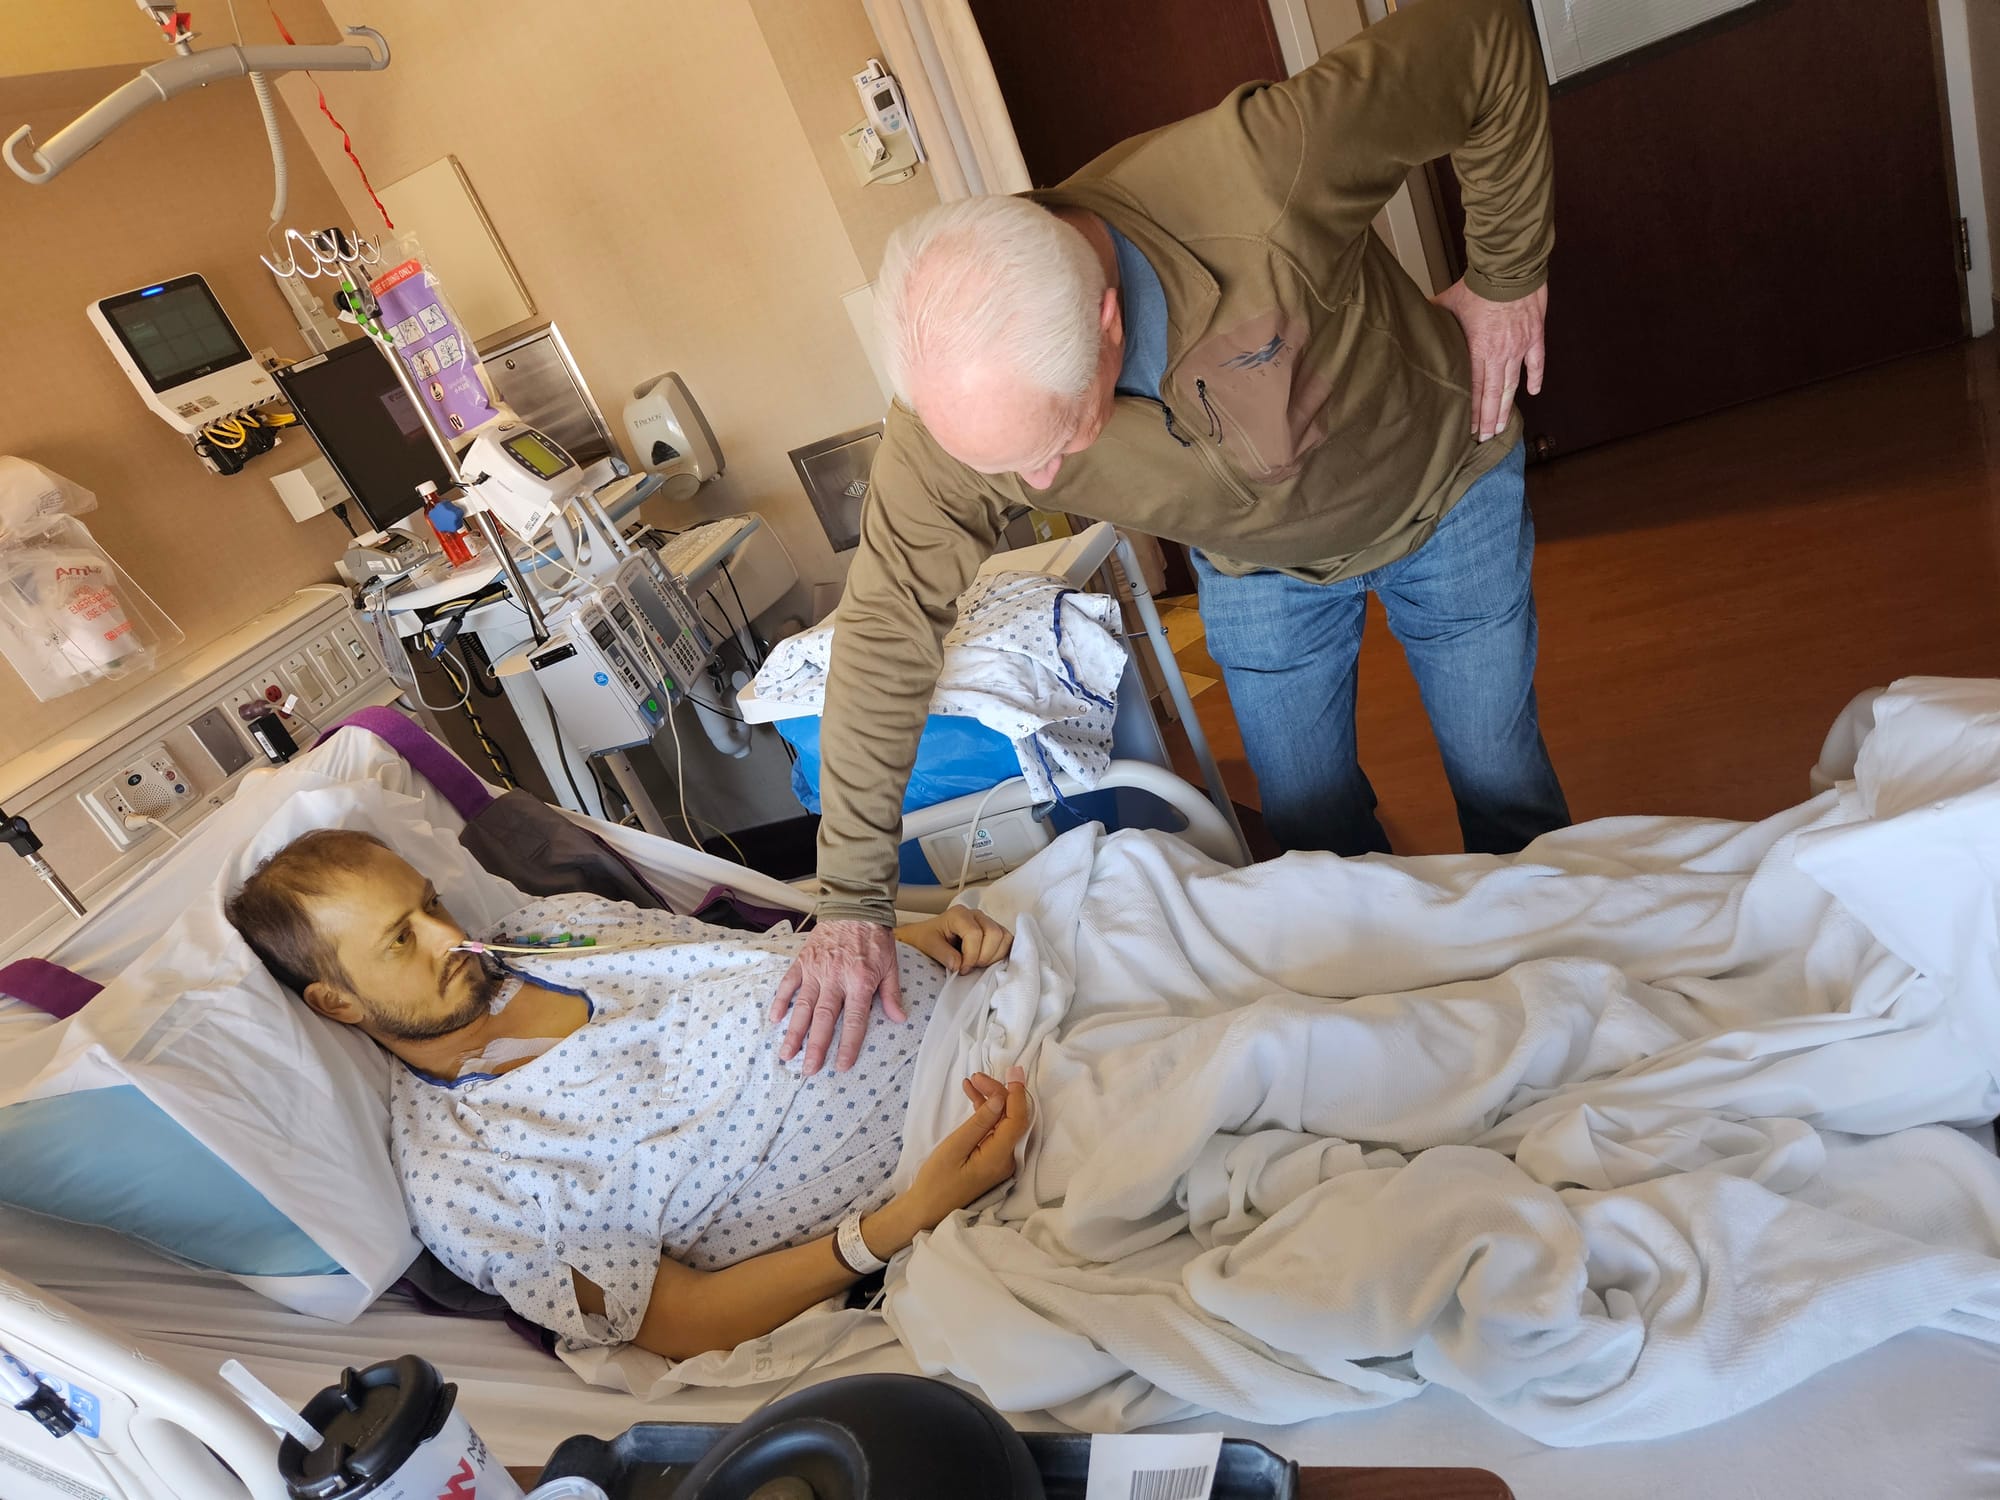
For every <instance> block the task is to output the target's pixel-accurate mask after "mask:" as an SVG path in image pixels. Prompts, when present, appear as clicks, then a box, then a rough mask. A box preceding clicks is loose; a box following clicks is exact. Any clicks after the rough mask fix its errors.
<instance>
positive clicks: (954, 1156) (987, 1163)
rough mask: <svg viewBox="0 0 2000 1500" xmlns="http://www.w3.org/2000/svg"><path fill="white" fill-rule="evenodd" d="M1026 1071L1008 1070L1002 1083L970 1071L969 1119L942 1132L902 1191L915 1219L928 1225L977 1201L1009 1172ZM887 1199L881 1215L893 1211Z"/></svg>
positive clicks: (1027, 1107)
mask: <svg viewBox="0 0 2000 1500" xmlns="http://www.w3.org/2000/svg"><path fill="white" fill-rule="evenodd" d="M1027 1079H1028V1075H1027V1074H1026V1073H1024V1072H1023V1071H1022V1070H1021V1069H1019V1068H1009V1069H1008V1070H1007V1082H1006V1083H1005V1084H1002V1083H1001V1082H1000V1081H999V1080H998V1079H996V1078H989V1077H987V1076H986V1075H985V1074H984V1073H974V1074H973V1075H972V1076H971V1077H970V1078H968V1079H966V1080H965V1082H964V1084H963V1085H961V1086H962V1087H963V1088H964V1090H965V1097H966V1098H967V1099H970V1100H971V1101H972V1118H971V1119H969V1120H967V1121H966V1122H965V1123H964V1124H963V1125H961V1126H959V1127H958V1129H956V1130H954V1131H953V1132H952V1133H951V1134H950V1135H948V1136H946V1137H945V1138H944V1139H943V1140H942V1141H940V1142H939V1143H938V1145H937V1148H936V1149H935V1150H934V1151H932V1152H931V1154H930V1155H929V1156H927V1157H925V1158H924V1164H923V1166H922V1167H920V1168H919V1169H918V1170H917V1180H916V1181H915V1182H913V1183H911V1184H910V1187H909V1191H908V1192H907V1193H905V1194H904V1195H902V1196H903V1198H904V1199H906V1200H907V1202H908V1208H909V1210H910V1211H911V1213H912V1214H913V1215H914V1216H915V1218H916V1220H917V1222H918V1223H919V1224H920V1225H921V1226H922V1227H923V1228H925V1229H931V1228H934V1227H936V1226H937V1225H938V1224H939V1223H941V1222H942V1221H943V1220H944V1218H945V1217H946V1216H947V1215H949V1214H951V1213H953V1212H955V1211H956V1210H958V1209H961V1208H964V1207H965V1206H966V1205H967V1204H971V1203H976V1202H978V1201H979V1200H980V1199H981V1198H983V1197H985V1196H986V1195H987V1194H988V1193H989V1192H991V1191H992V1190H993V1189H994V1188H996V1187H998V1186H1000V1184H1001V1183H1003V1182H1005V1181H1006V1180H1007V1179H1008V1178H1010V1177H1012V1176H1013V1175H1014V1148H1015V1147H1016V1146H1018V1145H1020V1144H1021V1141H1022V1140H1023V1139H1024V1138H1025V1137H1026V1136H1027V1134H1028V1125H1029V1122H1030V1121H1031V1120H1032V1119H1033V1118H1034V1103H1033V1101H1032V1100H1030V1099H1029V1098H1028V1081H1027ZM899 1206H901V1205H900V1204H891V1205H890V1206H889V1207H888V1208H887V1209H885V1210H884V1211H883V1213H884V1216H885V1217H887V1216H889V1215H893V1214H895V1213H896V1211H897V1209H898V1207H899Z"/></svg>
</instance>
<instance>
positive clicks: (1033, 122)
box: [971, 0, 1285, 594]
mask: <svg viewBox="0 0 2000 1500" xmlns="http://www.w3.org/2000/svg"><path fill="white" fill-rule="evenodd" d="M971 5H972V14H973V17H974V19H975V20H977V21H978V23H979V34H980V37H981V39H982V40H984V42H985V43H986V52H987V55H988V56H989V57H991V58H992V60H993V75H994V77H995V79H996V80H998V82H999V84H1000V93H1001V97H1002V98H1004V99H1005V100H1006V101H1007V113H1008V115H1009V116H1010V117H1011V118H1012V120H1013V124H1014V135H1015V137H1016V138H1017V139H1018V140H1019V141H1020V143H1021V156H1022V159H1023V160H1025V161H1026V162H1027V165H1028V175H1029V177H1030V178H1031V179H1032V180H1033V182H1034V184H1035V186H1037V187H1053V186H1054V185H1055V184H1056V183H1058V182H1060V181H1062V180H1063V178H1065V177H1067V176H1069V175H1070V173H1072V172H1074V171H1075V170H1076V169H1077V168H1078V167H1081V166H1083V165H1084V164H1085V163H1086V162H1088V161H1089V160H1090V159H1091V158H1092V157H1094V156H1096V155H1098V154H1099V153H1100V152H1102V151H1106V150H1109V149H1110V148H1111V147H1113V146H1115V145H1117V144H1118V143H1119V142H1120V141H1122V140H1125V139H1126V138H1127V137H1129V136H1134V135H1139V134H1141V133H1143V132H1145V131H1148V130H1157V129H1158V128H1159V127H1160V126H1162V125H1171V124H1172V123H1173V122H1174V121H1176V120H1181V119H1185V118H1186V117H1187V116H1189V115H1192V114H1197V113H1199V112H1200V111H1202V110H1204V109H1209V108H1211V107H1212V106H1214V105H1216V104H1218V103H1220V102H1221V100H1222V96H1223V95H1225V94H1227V93H1228V92H1229V91H1230V90H1231V89H1233V88H1235V87H1236V86H1237V85H1238V84H1240V83H1249V82H1253V81H1255V80H1258V79H1265V78H1283V77H1284V76H1285V63H1284V56H1283V54H1282V53H1281V52H1280V50H1279V47H1278V34H1277V30H1276V28H1275V27H1274V26H1273V25H1272V24H1271V11H1270V7H1269V3H1268V0H971ZM1161 550H1162V552H1163V554H1164V557H1165V561H1166V573H1167V579H1166V590H1165V592H1167V593H1169V594H1191V593H1193V592H1194V588H1195V583H1194V572H1193V569H1192V568H1191V567H1190V566H1189V564H1188V560H1187V553H1186V550H1185V549H1184V548H1182V547H1181V546H1179V545H1178V544H1176V543H1172V542H1162V543H1161Z"/></svg>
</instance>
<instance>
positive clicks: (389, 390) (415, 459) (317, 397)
mask: <svg viewBox="0 0 2000 1500" xmlns="http://www.w3.org/2000/svg"><path fill="white" fill-rule="evenodd" d="M389 359H390V355H389V354H388V352H387V351H386V350H384V349H382V348H381V347H380V346H379V345H377V344H376V342H375V341H374V340H373V339H370V338H361V339H356V340H355V341H354V342H353V343H349V344H342V345H341V346H340V347H339V348H337V349H329V350H327V352H326V353H324V354H315V355H314V356H313V357H312V358H310V359H302V360H300V361H299V362H298V363H297V364H295V365H287V366H285V367H284V368H283V369H280V370H278V371H276V372H275V378H276V380H277V383H278V391H279V393H280V394H281V395H283V396H284V398H285V399H286V400H287V401H289V402H291V404H292V410H293V411H295V412H297V413H298V415H299V422H300V425H302V426H303V427H304V428H305V429H306V431H307V432H309V433H311V434H312V436H313V440H314V441H315V442H317V443H318V444H319V451H320V452H321V453H322V454H324V455H325V456H326V461H327V463H328V464H330V465H332V467H333V470H334V473H335V474H336V475H337V476H338V477H339V479H340V481H341V483H343V484H344V485H345V486H346V487H347V490H348V492H349V493H350V494H352V495H353V497H354V503H355V504H356V505H357V506H359V507H360V509H361V513H362V515H363V516H365V517H366V518H367V520H368V524H369V525H370V527H372V528H373V529H374V530H376V531H387V530H388V529H389V528H390V527H391V526H393V525H395V524H396V522H398V521H400V520H402V519H403V517H405V516H407V515H410V514H411V513H413V512H414V511H416V510H417V509H418V508H419V507H420V506H421V505H422V503H423V502H422V501H421V500H420V499H419V498H418V496H417V486H418V485H420V484H423V483H425V482H426V481H428V482H430V483H432V484H435V485H437V486H438V487H439V488H440V489H443V488H445V487H446V486H447V485H449V484H450V483H451V482H452V481H451V476H450V475H449V474H448V473H447V472H446V470H445V465H444V459H443V458H442V457H440V456H439V454H438V451H437V448H436V446H435V445H434V444H433V443H432V442H431V439H430V434H429V433H427V432H426V431H425V430H424V421H423V417H422V416H421V415H420V414H419V413H418V411H417V408H416V403H415V402H413V401H412V400H411V399H410V397H409V394H408V393H407V392H406V391H404V389H403V387H402V385H401V384H400V383H399V382H398V381H397V379H396V372H395V370H394V369H392V368H391V367H390V365H389Z"/></svg>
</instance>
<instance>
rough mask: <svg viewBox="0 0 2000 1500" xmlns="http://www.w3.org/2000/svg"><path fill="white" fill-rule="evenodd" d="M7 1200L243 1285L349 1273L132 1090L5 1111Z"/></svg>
mask: <svg viewBox="0 0 2000 1500" xmlns="http://www.w3.org/2000/svg"><path fill="white" fill-rule="evenodd" d="M0 1202H5V1203H11V1204H14V1205H16V1206H17V1207H20V1208H25V1209H30V1210H32V1211H33V1212H35V1213H38V1214H46V1215H47V1216H48V1217H50V1218H52V1219H63V1220H66V1221H68V1222H70V1223H73V1224H102V1225H104V1226H105V1227H106V1228H109V1229H115V1230H117V1231H118V1232H119V1233H120V1234H125V1235H130V1236H131V1237H132V1238H133V1239H135V1240H141V1241H143V1242H144V1243H146V1244H148V1245H151V1246H153V1247H154V1248H155V1249H157V1250H161V1251H164V1252H165V1253H166V1254H168V1255H171V1256H174V1257H175V1258H177V1259H179V1260H182V1261H187V1262H189V1263H191V1264H194V1265H198V1266H208V1267H211V1268H213V1269H214V1270H218V1271H227V1272H229V1273H230V1274H231V1275H235V1276H338V1275H342V1274H344V1273H343V1271H342V1269H341V1267H340V1266H338V1265H336V1264H335V1263H334V1261H333V1260H332V1258H331V1257H329V1256H328V1255H327V1253H326V1252H325V1251H324V1250H322V1249H320V1247H319V1246H318V1245H316V1244H314V1243H313V1241H312V1238H311V1236H309V1235H307V1234H306V1233H305V1231H303V1230H302V1229H300V1228H299V1227H298V1225H296V1224H294V1223H293V1222H292V1221H291V1220H290V1219H288V1218H286V1217H285V1216H284V1215H283V1214H282V1213H280V1212H279V1211H278V1210H277V1209H276V1208H275V1207H273V1206H272V1204H271V1202H270V1200H269V1199H267V1198H266V1197H265V1196H264V1195H263V1194H262V1193H260V1192H258V1191H257V1190H256V1189H255V1188H253V1187H252V1186H250V1184H249V1183H248V1182H245V1181H244V1180H243V1178H242V1177H241V1176H240V1175H239V1174H238V1173H237V1172H236V1171H235V1170H234V1169H232V1168H231V1167H230V1166H229V1165H228V1164H227V1163H225V1162H224V1161H223V1160H222V1159H221V1158H220V1157H218V1156H216V1154H215V1153H214V1152H212V1151H210V1150H209V1149H208V1148H207V1147H206V1146H204V1145H202V1143H201V1142H200V1141H198V1140H196V1139H195V1138H194V1137H193V1136H192V1135H190V1134H189V1133H188V1131H187V1130H186V1128H185V1127H183V1126H182V1125H180V1124H179V1123H177V1122H176V1121H174V1120H173V1119H171V1118H170V1117H169V1116H168V1115H167V1113H166V1112H165V1111H164V1110H162V1109H161V1108H160V1107H159V1106H158V1105H157V1104H155V1103H153V1101H152V1100H150V1099H148V1098H147V1097H146V1096H145V1095H144V1094H143V1093H141V1092H140V1091H139V1089H138V1088H137V1087H135V1086H134V1085H132V1084H129V1083H126V1084H116V1085H113V1086H112V1087H110V1088H101V1089H84V1090H80V1091H78V1092H75V1093H69V1094H57V1095H54V1096H53V1097H51V1098H46V1099H26V1100H23V1101H21V1102H20V1103H18V1104H12V1105H9V1106H7V1107H6V1108H5V1109H0Z"/></svg>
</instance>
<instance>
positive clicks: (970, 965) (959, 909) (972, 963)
mask: <svg viewBox="0 0 2000 1500" xmlns="http://www.w3.org/2000/svg"><path fill="white" fill-rule="evenodd" d="M896 941H897V942H899V943H908V944H909V945H910V946H911V947H912V948H914V949H916V950H917V951H918V952H919V953H923V954H927V955H928V956H929V957H931V958H934V959H936V960H937V961H938V962H939V963H941V964H943V965H944V966H945V967H946V968H947V969H949V970H951V972H952V973H954V974H970V973H971V972H972V971H973V970H974V969H983V968H985V967H986V966H987V965H989V964H997V963H999V962H1000V960H1001V959H1003V958H1005V957H1006V956H1007V955H1008V953H1009V952H1011V951H1012V950H1013V947H1014V934H1013V933H1011V932H1009V931H1008V930H1007V929H1006V928H1004V927H1002V926H1001V925H1000V924H999V923H998V922H996V921H994V920H993V919H992V918H991V917H989V916H987V915H986V913H985V912H983V911H975V910H973V908H971V907H969V906H953V907H950V908H948V909H946V910H945V911H942V912H940V913H938V915H936V916H934V917H926V918H925V919H924V920H923V921H921V922H912V923H911V924H910V925H909V926H908V927H898V928H897V929H896ZM974 1102H975V1103H976V1102H977V1101H976V1100H975V1101H974Z"/></svg>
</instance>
